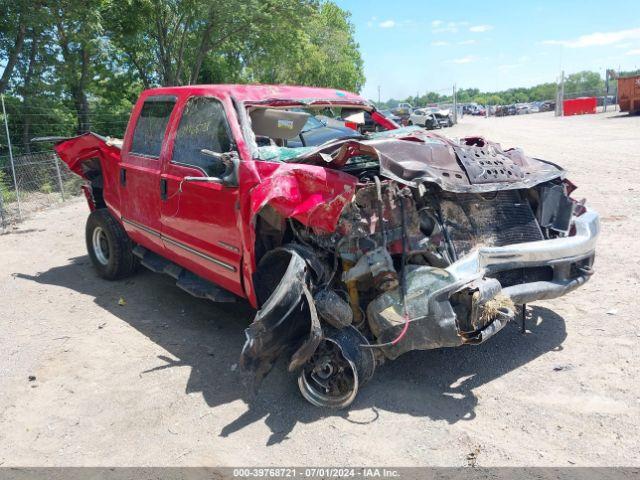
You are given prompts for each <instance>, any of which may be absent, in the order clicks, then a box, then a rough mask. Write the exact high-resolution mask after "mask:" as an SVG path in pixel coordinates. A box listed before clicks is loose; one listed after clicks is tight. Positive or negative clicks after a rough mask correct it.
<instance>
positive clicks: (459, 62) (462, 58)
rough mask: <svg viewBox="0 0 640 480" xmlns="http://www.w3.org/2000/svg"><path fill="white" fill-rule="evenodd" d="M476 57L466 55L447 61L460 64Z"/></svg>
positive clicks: (471, 60) (472, 60) (473, 60)
mask: <svg viewBox="0 0 640 480" xmlns="http://www.w3.org/2000/svg"><path fill="white" fill-rule="evenodd" d="M475 61H476V57H472V56H471V55H467V56H466V57H461V58H454V59H453V60H449V63H456V64H458V65H462V64H465V63H471V62H475Z"/></svg>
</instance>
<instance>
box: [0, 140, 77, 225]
mask: <svg viewBox="0 0 640 480" xmlns="http://www.w3.org/2000/svg"><path fill="white" fill-rule="evenodd" d="M5 160H8V161H5ZM0 162H2V163H0V224H1V226H2V230H6V229H7V228H9V227H10V226H11V225H14V224H16V223H17V222H20V221H22V220H24V219H25V218H28V217H29V216H30V215H31V214H32V213H34V212H37V211H39V210H42V209H44V208H47V207H50V206H52V205H56V204H59V203H61V202H64V201H65V200H69V199H70V198H72V197H75V196H78V195H80V193H81V190H80V184H81V182H82V180H81V179H80V177H78V176H77V175H75V174H73V173H72V172H71V171H70V170H69V168H68V167H67V166H66V165H65V164H64V163H63V162H61V161H60V159H59V158H58V157H57V155H56V154H55V152H53V151H51V152H40V153H32V154H26V155H20V156H16V157H14V158H13V166H12V165H11V159H10V158H1V159H0Z"/></svg>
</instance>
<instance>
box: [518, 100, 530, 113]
mask: <svg viewBox="0 0 640 480" xmlns="http://www.w3.org/2000/svg"><path fill="white" fill-rule="evenodd" d="M515 107H516V115H526V114H527V113H530V110H529V105H528V104H526V103H516V105H515Z"/></svg>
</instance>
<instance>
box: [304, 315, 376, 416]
mask: <svg viewBox="0 0 640 480" xmlns="http://www.w3.org/2000/svg"><path fill="white" fill-rule="evenodd" d="M367 344H368V342H367V339H366V338H365V337H364V336H363V335H362V334H361V333H360V332H359V331H358V330H356V329H355V328H354V327H351V326H350V327H345V328H343V329H341V330H337V329H335V328H331V327H325V336H324V338H323V339H322V341H321V342H320V345H318V348H317V349H316V351H315V353H314V354H313V355H312V356H311V358H310V359H309V360H308V361H307V362H306V363H305V364H304V366H303V367H302V369H301V370H300V374H299V375H298V387H299V388H300V393H302V396H303V397H304V398H305V399H306V400H307V401H308V402H310V403H311V404H313V405H315V406H317V407H329V408H346V407H348V406H349V405H351V403H352V402H353V400H354V399H355V398H356V395H357V394H358V389H359V387H360V386H361V385H364V384H365V383H366V382H367V381H368V380H369V379H371V377H372V376H373V372H374V370H375V358H374V355H373V351H372V350H371V349H369V348H366V347H365V348H363V347H362V345H367Z"/></svg>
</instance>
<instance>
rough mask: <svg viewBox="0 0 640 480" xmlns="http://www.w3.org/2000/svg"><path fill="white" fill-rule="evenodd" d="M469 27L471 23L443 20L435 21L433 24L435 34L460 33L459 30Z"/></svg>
mask: <svg viewBox="0 0 640 480" xmlns="http://www.w3.org/2000/svg"><path fill="white" fill-rule="evenodd" d="M467 25H469V22H464V21H463V22H446V23H445V22H443V21H442V20H435V21H434V22H431V26H432V27H433V28H432V30H431V31H432V32H433V33H458V30H460V28H462V27H466V26H467Z"/></svg>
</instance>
